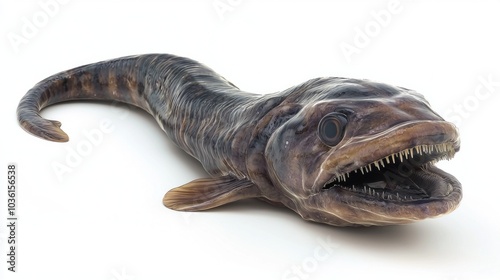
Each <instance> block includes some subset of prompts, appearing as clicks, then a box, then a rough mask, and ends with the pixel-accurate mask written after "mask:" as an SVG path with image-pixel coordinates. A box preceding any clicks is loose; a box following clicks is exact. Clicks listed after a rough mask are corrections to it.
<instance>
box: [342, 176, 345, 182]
mask: <svg viewBox="0 0 500 280" xmlns="http://www.w3.org/2000/svg"><path fill="white" fill-rule="evenodd" d="M342 180H344V182H345V174H342Z"/></svg>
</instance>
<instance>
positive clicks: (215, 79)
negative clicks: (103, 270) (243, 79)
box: [17, 54, 462, 226]
mask: <svg viewBox="0 0 500 280" xmlns="http://www.w3.org/2000/svg"><path fill="white" fill-rule="evenodd" d="M68 100H103V101H113V102H115V101H118V102H123V103H128V104H132V105H134V106H137V107H139V108H142V109H144V110H145V111H147V112H149V113H150V114H151V115H152V116H153V117H154V118H155V119H156V120H157V121H158V124H159V125H160V127H161V128H162V129H163V130H164V131H165V132H166V134H167V135H168V137H169V138H170V139H172V141H173V142H174V143H176V144H177V145H178V146H179V147H180V148H181V149H183V150H184V151H186V152H187V153H189V154H190V155H191V156H193V157H195V158H197V159H198V160H199V161H200V162H201V164H202V165H203V167H204V168H205V170H206V171H207V172H208V173H209V174H210V176H211V177H210V178H203V179H198V180H194V181H192V182H190V183H187V184H185V185H183V186H180V187H178V188H175V189H172V190H170V191H169V192H168V193H167V194H166V195H165V197H164V200H163V202H164V204H165V205H166V206H167V207H169V208H171V209H176V210H183V211H198V210H205V209H210V208H213V207H217V206H220V205H223V204H226V203H229V202H232V201H236V200H240V199H245V198H253V197H257V198H261V199H264V200H267V201H269V202H272V203H274V204H281V205H284V206H286V207H288V208H290V209H292V210H294V211H295V212H297V213H298V214H299V215H301V216H302V217H303V218H304V219H306V220H311V221H315V222H320V223H326V224H330V225H338V226H347V225H387V224H401V223H408V222H412V221H415V220H421V219H425V218H429V217H436V216H439V215H442V214H445V213H448V212H451V211H452V210H454V209H455V208H456V207H457V206H458V204H459V202H460V200H461V197H462V192H461V185H460V183H459V182H458V181H457V180H456V179H455V178H454V177H453V176H451V175H449V174H447V173H445V172H443V171H441V170H439V169H438V168H436V167H435V166H434V165H433V163H434V162H435V161H437V160H440V159H442V158H451V157H453V155H454V153H455V152H456V151H458V150H459V145H460V144H459V143H460V141H459V136H458V132H457V130H456V128H455V126H453V125H452V124H451V123H448V122H446V121H444V120H443V119H442V118H441V117H440V116H439V115H437V114H436V113H435V112H434V111H433V110H432V109H431V108H430V107H429V104H428V103H427V101H426V100H425V99H424V98H423V96H422V95H420V94H418V93H416V92H414V91H412V90H408V89H405V88H401V87H394V86H390V85H386V84H381V83H376V82H370V81H367V80H357V79H345V78H318V79H313V80H310V81H307V82H305V83H303V84H300V85H298V86H296V87H293V88H290V89H287V90H285V91H283V92H279V93H274V94H267V95H257V94H251V93H247V92H243V91H241V90H239V89H238V88H237V87H235V86H234V85H233V84H231V83H230V82H228V81H226V80H225V79H224V78H222V77H221V76H219V75H217V74H216V73H215V72H214V71H212V70H211V69H209V68H207V67H205V66H203V65H201V64H199V63H198V62H195V61H193V60H190V59H187V58H182V57H176V56H173V55H167V54H150V55H140V56H131V57H124V58H118V59H114V60H109V61H104V62H99V63H95V64H89V65H85V66H81V67H78V68H74V69H71V70H68V71H64V72H61V73H58V74H55V75H53V76H51V77H49V78H47V79H45V80H43V81H41V82H40V83H38V84H37V85H35V87H33V88H32V89H31V90H30V91H28V93H27V94H26V95H25V96H24V97H23V99H22V100H21V102H20V104H19V107H18V111H17V113H18V120H19V123H20V124H21V126H22V127H23V128H24V129H25V130H26V131H28V132H30V133H32V134H34V135H36V136H39V137H41V138H44V139H47V140H51V141H59V142H64V141H68V136H67V135H66V134H65V133H64V132H63V131H62V130H61V129H60V126H61V124H60V123H59V122H57V121H51V120H46V119H43V118H42V117H41V116H40V114H39V112H40V110H41V109H43V108H44V107H46V106H49V105H52V104H56V103H59V102H63V101H68ZM332 116H333V117H332ZM332 118H334V119H335V120H334V121H331V119H332ZM333 123H335V124H337V128H335V129H333V128H332V124H333ZM339 123H341V124H339ZM325 127H328V128H325ZM333 136H335V139H336V140H335V141H334V142H332V140H331V138H328V137H333Z"/></svg>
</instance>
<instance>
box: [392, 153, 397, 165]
mask: <svg viewBox="0 0 500 280" xmlns="http://www.w3.org/2000/svg"><path fill="white" fill-rule="evenodd" d="M391 157H392V162H393V163H396V159H395V158H394V157H395V154H392V155H391Z"/></svg>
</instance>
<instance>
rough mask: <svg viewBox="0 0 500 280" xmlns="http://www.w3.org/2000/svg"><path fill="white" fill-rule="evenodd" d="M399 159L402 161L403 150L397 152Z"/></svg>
mask: <svg viewBox="0 0 500 280" xmlns="http://www.w3.org/2000/svg"><path fill="white" fill-rule="evenodd" d="M399 160H401V162H403V152H399Z"/></svg>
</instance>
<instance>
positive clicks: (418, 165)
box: [323, 142, 456, 203]
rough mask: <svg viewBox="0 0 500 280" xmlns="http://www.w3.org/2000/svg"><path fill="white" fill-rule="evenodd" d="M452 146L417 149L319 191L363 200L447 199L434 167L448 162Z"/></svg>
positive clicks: (347, 174) (347, 175)
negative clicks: (440, 162)
mask: <svg viewBox="0 0 500 280" xmlns="http://www.w3.org/2000/svg"><path fill="white" fill-rule="evenodd" d="M455 151H456V150H455V147H454V145H453V143H452V142H446V143H440V144H429V145H418V146H414V147H411V148H408V149H405V150H402V151H399V152H396V153H392V154H390V155H387V156H385V157H383V158H380V159H378V160H375V161H373V162H371V163H369V164H367V165H364V166H362V167H359V168H357V169H354V170H351V171H348V172H345V173H342V174H337V175H336V176H334V177H333V178H332V180H330V181H329V182H328V183H326V184H325V185H324V187H323V190H334V191H336V192H338V193H340V194H343V195H349V194H351V195H354V196H356V197H360V198H363V199H366V200H376V201H390V202H395V203H424V202H429V201H432V200H436V199H440V198H443V197H446V196H448V195H449V194H450V193H451V192H452V191H453V187H452V185H450V184H449V183H448V181H447V180H446V178H444V177H443V175H442V174H440V173H439V172H436V170H437V168H436V167H434V166H433V165H434V163H436V162H437V161H439V160H442V159H451V158H452V157H453V156H454V154H455Z"/></svg>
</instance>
